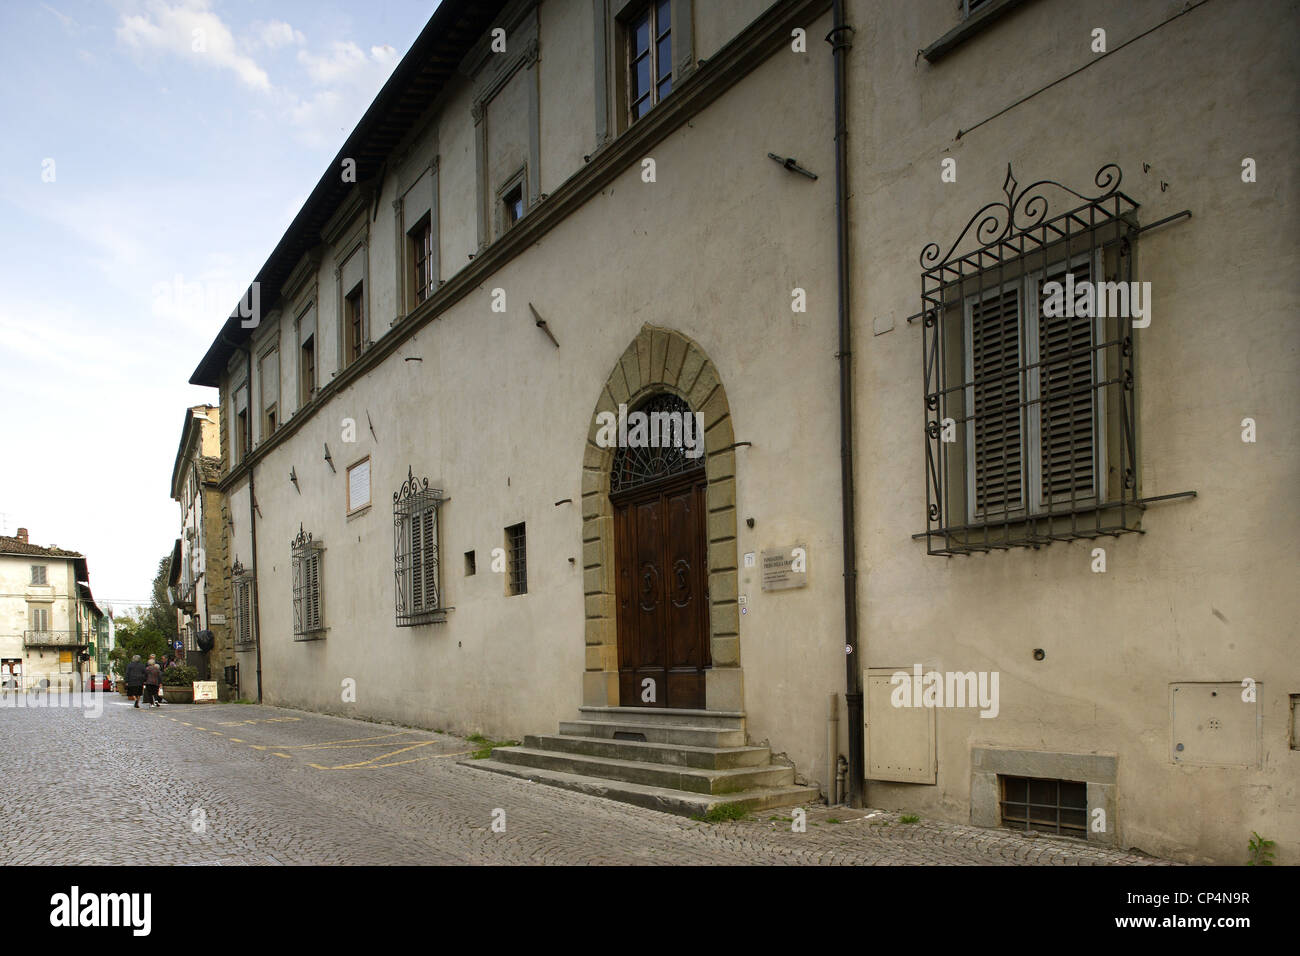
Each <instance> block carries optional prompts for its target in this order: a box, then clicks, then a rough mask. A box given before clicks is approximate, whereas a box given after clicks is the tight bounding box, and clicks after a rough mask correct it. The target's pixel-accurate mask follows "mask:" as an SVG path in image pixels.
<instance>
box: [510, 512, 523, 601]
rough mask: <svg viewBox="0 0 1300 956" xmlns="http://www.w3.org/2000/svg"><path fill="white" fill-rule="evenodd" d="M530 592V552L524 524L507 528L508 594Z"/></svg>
mask: <svg viewBox="0 0 1300 956" xmlns="http://www.w3.org/2000/svg"><path fill="white" fill-rule="evenodd" d="M527 593H528V552H527V546H526V535H525V533H524V524H523V522H520V523H519V524H512V525H511V526H510V527H508V528H506V594H509V595H515V594H527Z"/></svg>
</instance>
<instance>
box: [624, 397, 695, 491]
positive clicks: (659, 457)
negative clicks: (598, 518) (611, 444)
mask: <svg viewBox="0 0 1300 956" xmlns="http://www.w3.org/2000/svg"><path fill="white" fill-rule="evenodd" d="M633 411H636V412H644V413H645V414H646V415H647V417H648V421H649V422H650V429H649V432H650V435H651V436H654V437H655V438H656V441H655V443H654V445H653V446H652V445H651V444H649V443H640V444H635V445H632V446H631V447H629V446H628V445H626V444H620V445H619V447H618V448H617V449H616V450H615V452H614V464H613V467H611V469H610V473H609V493H610V494H611V495H613V494H617V493H619V492H620V491H630V490H632V489H633V488H639V487H641V486H642V485H648V484H650V483H652V482H655V481H659V480H660V479H662V478H670V477H672V476H674V475H681V474H685V473H686V472H689V471H695V470H696V469H699V468H703V467H704V457H703V456H702V455H700V456H697V457H695V458H692V457H691V456H690V455H689V454H688V453H687V452H688V449H687V448H686V442H685V441H684V436H683V435H682V434H681V433H680V432H675V433H673V434H674V435H675V438H674V439H673V440H670V441H668V442H667V443H664V442H662V441H659V440H657V439H659V438H660V437H661V436H662V435H663V434H665V432H666V431H671V429H665V427H664V426H662V425H660V424H659V422H660V421H669V422H671V421H676V422H680V423H682V425H683V427H684V426H685V423H686V419H687V418H688V417H690V416H692V415H693V413H692V411H691V406H690V405H688V404H686V402H684V401H683V400H682V399H680V398H678V397H677V396H676V395H671V394H668V393H663V394H660V395H655V396H653V397H652V398H650V399H649V400H648V401H646V402H643V403H642V404H640V405H638V406H637V407H636V408H635V409H634V410H633ZM663 415H668V416H671V417H670V418H667V419H661V418H659V416H663ZM695 440H696V441H698V442H703V441H704V436H703V435H702V434H700V435H696V436H695Z"/></svg>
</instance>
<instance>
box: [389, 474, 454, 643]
mask: <svg viewBox="0 0 1300 956" xmlns="http://www.w3.org/2000/svg"><path fill="white" fill-rule="evenodd" d="M447 500H449V499H447V498H445V497H444V496H443V493H442V489H440V488H430V487H429V479H428V478H421V479H417V478H416V477H415V472H414V470H413V469H412V468H409V467H408V468H407V470H406V481H405V482H403V483H402V487H401V488H400V489H398V490H397V491H395V492H394V493H393V568H394V575H395V578H396V588H397V626H398V627H413V626H415V625H417V624H441V623H443V622H444V621H446V620H447V608H446V607H444V606H443V600H442V578H441V569H440V567H439V561H438V511H439V508H440V507H441V506H442V504H443V502H445V501H447Z"/></svg>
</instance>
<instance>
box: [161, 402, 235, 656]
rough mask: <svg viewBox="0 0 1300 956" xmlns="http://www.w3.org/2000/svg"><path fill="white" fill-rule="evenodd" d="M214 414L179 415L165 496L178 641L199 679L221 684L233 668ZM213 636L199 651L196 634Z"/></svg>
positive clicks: (207, 409) (205, 409)
mask: <svg viewBox="0 0 1300 956" xmlns="http://www.w3.org/2000/svg"><path fill="white" fill-rule="evenodd" d="M218 416H219V412H218V410H217V408H216V407H214V406H212V405H195V406H194V407H193V408H190V409H187V410H186V412H185V421H184V423H183V424H182V425H181V439H180V444H179V445H178V446H177V449H176V460H175V462H174V464H173V465H172V481H171V496H172V499H173V500H174V501H176V502H177V503H178V504H179V505H180V509H181V535H180V537H179V538H177V539H176V544H175V546H174V547H173V549H172V558H171V567H170V576H169V585H170V588H171V594H172V603H173V604H174V605H175V607H176V613H177V619H176V624H177V634H178V640H179V641H180V642H181V644H182V647H183V654H184V657H185V660H186V661H187V663H190V664H193V665H194V666H196V667H197V668H198V669H199V675H200V677H201V678H204V679H209V678H210V679H214V680H221V679H222V678H223V677H224V668H225V667H226V666H228V665H231V664H234V663H235V657H234V649H233V647H232V645H231V643H230V640H229V628H228V626H227V623H226V614H227V610H226V609H227V607H228V594H227V590H228V588H227V586H226V580H225V578H226V572H225V569H226V547H225V535H224V534H223V532H222V527H221V493H220V492H219V491H218V490H217V485H216V483H217V479H218V478H219V477H220V466H221V430H220V424H219V423H220V418H219V417H218ZM205 630H209V631H211V632H212V634H213V641H214V643H213V646H212V648H211V650H209V651H204V650H202V649H201V648H200V640H199V635H200V632H202V631H205Z"/></svg>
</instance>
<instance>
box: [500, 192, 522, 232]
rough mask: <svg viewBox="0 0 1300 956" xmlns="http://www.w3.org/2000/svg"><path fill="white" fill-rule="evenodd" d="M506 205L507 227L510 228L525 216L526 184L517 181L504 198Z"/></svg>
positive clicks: (503, 201)
mask: <svg viewBox="0 0 1300 956" xmlns="http://www.w3.org/2000/svg"><path fill="white" fill-rule="evenodd" d="M501 201H502V203H503V204H504V206H505V221H506V228H507V229H509V228H510V227H511V226H513V225H514V224H515V223H517V222H518V221H519V220H520V219H523V218H524V184H523V183H516V184H515V185H514V186H512V187H511V188H510V189H509V190H508V191H507V192H506V194H505V196H504V197H503V198H502V200H501Z"/></svg>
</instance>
